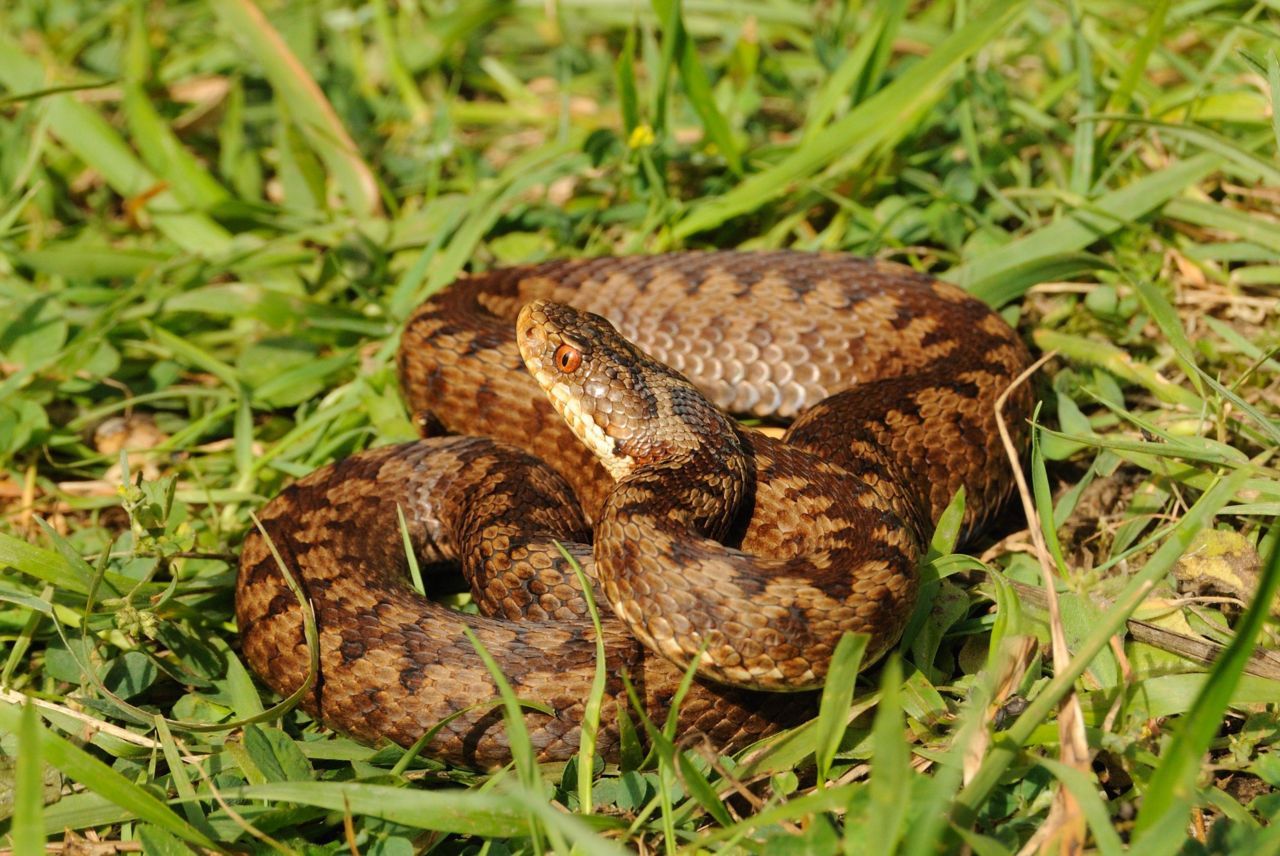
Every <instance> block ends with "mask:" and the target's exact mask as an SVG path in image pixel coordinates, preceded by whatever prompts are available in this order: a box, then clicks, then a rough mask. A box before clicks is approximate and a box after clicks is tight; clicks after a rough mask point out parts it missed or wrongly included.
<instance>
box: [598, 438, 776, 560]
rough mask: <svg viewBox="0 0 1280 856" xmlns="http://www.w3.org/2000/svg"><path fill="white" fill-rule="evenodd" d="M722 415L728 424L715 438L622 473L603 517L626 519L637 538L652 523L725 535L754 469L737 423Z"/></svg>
mask: <svg viewBox="0 0 1280 856" xmlns="http://www.w3.org/2000/svg"><path fill="white" fill-rule="evenodd" d="M716 415H717V416H720V414H718V413H717V414H716ZM720 418H721V419H722V420H723V421H724V423H726V424H725V425H724V426H723V427H722V428H721V433H720V434H719V435H718V436H714V435H710V434H708V435H707V436H705V437H703V438H701V442H699V443H698V444H697V445H695V446H693V447H690V448H685V449H682V450H681V451H678V452H669V453H668V454H667V455H666V456H665V457H663V458H661V459H660V460H657V461H655V462H653V463H649V464H645V465H643V466H639V467H636V468H635V469H633V470H632V471H631V472H630V473H628V474H626V475H624V476H622V477H621V478H620V479H619V480H618V482H617V485H616V487H615V488H614V489H613V491H612V492H611V493H610V494H609V496H608V498H607V499H606V501H605V509H604V512H603V514H602V515H601V517H602V518H604V517H607V516H609V515H614V516H615V519H617V520H622V521H630V522H631V524H632V525H631V526H630V527H624V529H630V530H632V531H630V532H629V534H631V535H634V536H636V537H641V538H643V537H644V536H643V532H644V530H646V529H649V528H650V527H652V528H657V529H659V530H663V531H667V532H691V533H694V534H697V535H701V536H704V537H707V538H713V539H716V540H720V539H723V538H724V537H725V535H726V534H727V533H728V532H729V530H730V528H731V527H732V526H733V524H734V522H735V520H737V518H738V516H739V510H740V509H741V508H742V506H743V503H744V502H745V501H746V498H747V497H748V496H750V495H751V493H752V489H753V481H754V478H755V467H754V465H753V464H752V462H751V459H750V455H749V453H748V451H747V449H746V447H745V446H744V444H743V443H742V440H741V437H740V435H739V434H738V431H737V429H736V427H734V426H733V425H732V424H729V423H728V420H727V419H724V418H723V417H720Z"/></svg>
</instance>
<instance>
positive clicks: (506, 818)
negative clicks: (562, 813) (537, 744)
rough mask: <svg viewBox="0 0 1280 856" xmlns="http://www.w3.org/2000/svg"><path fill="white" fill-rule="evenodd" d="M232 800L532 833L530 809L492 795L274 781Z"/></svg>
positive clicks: (446, 828)
mask: <svg viewBox="0 0 1280 856" xmlns="http://www.w3.org/2000/svg"><path fill="white" fill-rule="evenodd" d="M233 795H234V796H236V797H238V798H241V799H248V800H271V801H280V802H290V803H297V804H298V805H313V806H318V807H320V808H325V809H329V810H330V811H337V812H352V813H356V814H363V815H369V816H370V817H376V818H380V819H382V820H385V821H388V822H390V823H399V824H403V825H405V826H408V827H412V828H413V829H434V830H437V831H440V832H456V833H465V834H470V835H483V836H491V837H494V838H511V837H514V836H519V835H528V834H530V827H529V820H528V814H529V813H530V812H529V810H528V808H527V807H525V806H521V805H517V804H515V803H514V801H513V800H512V799H510V798H509V797H508V796H506V795H503V794H498V793H493V792H482V791H446V790H440V791H426V790H418V789H409V788H398V787H392V786H390V785H376V784H362V783H356V782H274V783H271V784H262V785H250V786H248V787H244V788H240V789H239V790H238V791H235V792H233Z"/></svg>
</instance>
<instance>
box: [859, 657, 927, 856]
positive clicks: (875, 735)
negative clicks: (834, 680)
mask: <svg viewBox="0 0 1280 856" xmlns="http://www.w3.org/2000/svg"><path fill="white" fill-rule="evenodd" d="M901 691H902V663H901V661H900V660H899V659H898V657H897V655H896V654H890V655H889V659H888V661H887V662H886V663H885V665H884V669H883V671H882V672H881V673H880V703H879V704H878V705H876V718H875V722H874V723H873V724H872V726H871V743H872V761H871V779H870V781H869V782H868V783H867V787H868V788H869V789H870V791H871V816H872V817H873V818H875V820H876V833H875V836H874V837H873V838H872V840H871V847H870V849H869V850H868V852H869V853H871V854H881V853H883V854H885V856H888V854H892V853H896V852H897V850H898V843H899V842H900V841H901V840H902V835H903V833H904V832H905V831H906V830H905V825H906V819H907V811H908V809H909V808H910V806H911V778H912V776H913V772H912V770H911V753H910V752H909V751H908V749H907V742H906V740H904V739H903V734H904V733H905V730H906V723H905V722H903V719H902V699H901V695H900V694H901ZM847 834H848V830H846V835H847ZM847 840H848V839H847V838H846V842H847Z"/></svg>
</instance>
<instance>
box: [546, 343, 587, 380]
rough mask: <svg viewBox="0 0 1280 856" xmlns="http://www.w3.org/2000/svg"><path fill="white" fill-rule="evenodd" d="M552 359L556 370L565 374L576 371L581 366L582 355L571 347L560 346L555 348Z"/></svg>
mask: <svg viewBox="0 0 1280 856" xmlns="http://www.w3.org/2000/svg"><path fill="white" fill-rule="evenodd" d="M552 359H554V360H555V362H556V368H558V369H560V371H562V372H564V373H565V374H569V373H570V372H574V371H577V370H578V366H580V365H582V353H581V352H580V351H579V350H578V349H577V348H575V347H574V346H573V345H561V346H560V347H558V348H556V353H555V356H554V357H553V358H552Z"/></svg>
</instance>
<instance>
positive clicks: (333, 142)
mask: <svg viewBox="0 0 1280 856" xmlns="http://www.w3.org/2000/svg"><path fill="white" fill-rule="evenodd" d="M210 5H211V6H212V7H213V10H214V12H216V13H217V15H218V17H219V19H220V20H221V21H222V25H223V26H224V27H226V28H227V29H228V30H229V31H230V32H231V33H232V34H234V35H235V37H236V38H237V39H241V40H243V42H244V44H245V45H246V46H247V47H248V49H249V53H250V54H251V55H252V56H253V57H254V59H255V60H256V61H258V62H259V63H261V64H262V67H263V69H264V71H266V74H267V77H268V79H270V81H271V85H272V86H273V87H274V88H275V89H276V91H277V92H278V93H279V96H280V98H281V100H283V101H284V102H285V103H287V104H288V105H289V109H290V111H291V113H292V115H293V116H294V117H296V120H297V122H298V126H299V129H300V130H301V131H302V132H303V134H304V135H305V136H306V138H307V141H308V143H309V145H310V146H311V148H312V150H313V151H314V152H315V153H316V154H317V155H319V156H320V158H321V160H323V161H324V162H325V166H326V167H328V169H329V171H330V172H331V173H332V174H333V177H334V179H335V180H336V182H337V185H338V188H339V189H340V191H341V193H342V195H343V198H344V199H345V200H346V202H347V205H348V206H349V207H350V208H351V210H352V211H353V212H354V213H355V214H357V215H360V216H365V217H368V216H378V215H380V214H381V213H382V198H381V190H380V189H379V187H378V181H377V179H376V178H375V177H374V175H373V171H372V170H370V169H369V166H368V164H366V163H365V162H364V160H363V158H361V156H360V150H359V148H358V147H357V146H356V143H355V141H354V140H353V139H351V135H350V134H348V133H347V129H346V128H345V127H344V126H343V124H342V120H341V119H339V118H338V114H337V112H335V111H334V109H333V105H332V104H330V103H329V99H327V98H326V97H325V95H324V92H322V91H321V89H320V87H319V86H317V85H316V82H315V80H314V79H313V78H312V77H311V75H310V74H309V73H308V72H307V70H306V68H305V67H304V66H303V65H302V63H301V62H300V61H299V60H298V57H297V55H296V54H294V52H293V51H292V50H290V48H289V46H288V44H286V43H285V41H284V39H283V38H281V36H280V33H279V32H277V30H276V29H275V28H274V27H272V26H271V23H270V22H269V21H268V20H267V18H266V16H265V15H264V14H263V13H262V11H261V10H260V9H259V8H258V7H257V6H256V5H254V3H253V2H252V0H214V2H212V3H211V4H210Z"/></svg>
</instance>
